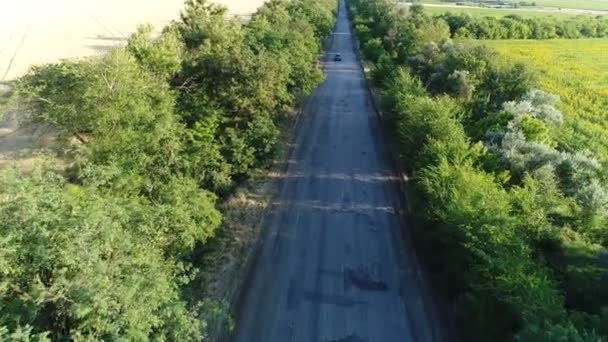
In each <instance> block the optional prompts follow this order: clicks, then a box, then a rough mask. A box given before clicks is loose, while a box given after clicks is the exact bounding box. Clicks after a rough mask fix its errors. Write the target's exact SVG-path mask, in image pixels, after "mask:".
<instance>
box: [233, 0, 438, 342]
mask: <svg viewBox="0 0 608 342" xmlns="http://www.w3.org/2000/svg"><path fill="white" fill-rule="evenodd" d="M330 52H331V53H336V52H339V53H341V54H342V58H343V60H342V61H341V62H334V61H333V60H332V59H331V58H329V59H328V61H327V62H326V65H325V69H326V75H327V79H326V81H325V82H324V83H323V84H322V85H321V86H319V88H318V89H317V90H316V91H315V93H314V94H313V95H312V97H311V99H310V101H309V103H308V104H307V106H306V107H305V112H304V114H303V115H302V117H301V120H302V121H301V122H300V125H299V128H298V131H297V133H296V135H297V136H296V140H295V144H296V145H295V147H294V150H293V153H292V156H291V162H290V166H289V168H288V170H287V173H286V176H285V179H284V180H283V183H282V190H281V193H280V195H279V196H278V198H277V199H276V205H275V208H274V210H272V211H271V213H270V214H269V215H268V217H267V220H266V223H267V224H268V225H269V228H268V234H267V235H266V237H265V240H264V242H263V247H262V251H261V252H260V255H259V257H258V259H257V261H256V264H255V266H254V267H255V269H254V271H253V273H252V277H251V279H250V282H249V286H248V289H247V291H246V292H245V294H244V297H243V300H242V306H241V310H240V313H239V317H238V322H237V327H236V331H235V336H234V338H233V340H234V341H236V342H258V341H259V342H293V341H298V342H393V341H399V342H409V341H435V339H434V338H433V330H436V328H435V327H432V325H433V324H437V322H435V321H434V320H432V319H430V315H429V314H428V313H427V312H430V311H429V310H427V308H428V306H429V305H428V304H426V301H425V300H423V297H424V296H423V295H422V292H421V290H420V289H421V286H420V285H419V282H418V277H419V271H418V268H417V267H416V265H415V264H416V263H415V262H414V260H413V259H412V253H411V251H408V250H407V249H406V248H405V247H404V246H405V244H404V243H403V241H402V239H401V237H400V227H401V222H400V219H399V215H398V212H399V211H398V209H397V207H398V205H397V200H396V199H397V198H398V196H399V194H398V192H397V191H398V190H397V189H398V185H397V183H396V180H397V179H396V176H395V173H394V172H393V169H392V166H391V163H390V162H389V160H390V159H389V158H388V155H387V152H386V148H385V146H384V142H383V140H382V137H381V132H380V126H379V123H378V120H377V118H376V116H375V114H374V111H373V108H372V106H371V101H370V97H369V94H368V91H367V89H366V85H365V83H364V80H363V74H362V71H361V69H360V66H359V64H358V61H357V56H356V54H355V51H354V45H353V41H352V36H351V31H350V27H349V23H348V19H347V17H346V10H345V8H344V4H343V3H342V6H341V10H340V12H339V19H338V23H337V27H336V31H335V33H334V39H333V43H332V46H331V48H330ZM330 56H331V54H330ZM431 311H432V310H431Z"/></svg>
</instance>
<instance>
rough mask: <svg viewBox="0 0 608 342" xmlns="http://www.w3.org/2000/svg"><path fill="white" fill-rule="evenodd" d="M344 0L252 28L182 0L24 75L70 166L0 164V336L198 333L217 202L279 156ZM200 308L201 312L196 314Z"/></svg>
mask: <svg viewBox="0 0 608 342" xmlns="http://www.w3.org/2000/svg"><path fill="white" fill-rule="evenodd" d="M335 9H336V1H334V0H322V1H319V0H271V1H269V2H267V3H266V4H265V5H264V6H262V7H261V8H260V9H259V10H258V11H257V13H255V15H253V17H252V19H251V21H250V22H249V23H248V24H246V25H244V26H243V25H241V24H240V23H238V22H237V21H235V20H232V19H230V18H229V17H228V14H227V12H226V9H225V8H223V7H220V6H217V5H214V4H211V3H208V2H207V1H206V0H187V1H186V4H185V9H184V10H183V12H182V14H181V18H180V20H178V21H176V22H174V23H172V24H171V25H169V26H167V27H165V28H164V29H163V31H162V33H161V34H160V36H158V37H153V36H152V28H151V27H150V26H143V27H141V28H140V29H139V30H138V31H137V32H136V33H135V34H133V35H132V36H131V37H130V38H129V40H128V44H127V46H125V47H118V48H115V49H113V50H112V51H110V52H109V53H108V54H106V55H103V56H100V57H91V58H85V59H82V60H73V61H71V60H68V61H64V62H60V63H55V64H49V65H43V66H37V67H34V68H33V69H32V70H31V71H30V72H29V73H28V74H27V75H25V76H24V77H22V78H21V79H20V80H18V81H17V82H16V84H15V92H16V94H17V95H16V96H19V98H18V102H19V103H21V105H22V106H23V107H22V110H24V111H25V112H26V113H28V117H27V119H28V120H29V122H31V123H34V124H36V123H44V124H50V125H52V126H53V127H54V128H55V129H56V131H57V133H58V135H59V138H60V141H61V142H62V144H63V145H62V146H63V148H62V153H63V155H62V160H63V161H64V163H65V164H66V165H65V167H60V168H59V169H58V168H57V167H56V166H54V167H45V166H38V167H35V168H34V170H33V171H29V172H27V173H24V172H21V171H19V170H13V169H11V170H3V171H1V172H0V340H3V341H7V340H11V341H51V340H52V341H67V340H73V341H148V340H154V341H199V340H201V339H202V338H204V328H205V324H204V321H205V312H204V311H202V312H201V306H200V303H196V302H192V301H191V300H190V299H189V298H187V297H184V296H183V294H182V289H183V287H184V286H186V285H187V284H188V283H189V282H190V281H192V279H193V278H194V276H195V275H196V273H197V272H204V271H205V270H204V268H205V265H204V264H200V262H199V261H197V260H196V258H195V255H193V251H194V250H195V249H196V248H199V247H200V246H203V245H205V244H207V243H208V242H209V241H210V239H211V238H212V237H213V236H214V234H215V232H216V230H217V229H218V227H219V226H220V224H221V221H222V214H221V213H220V212H219V211H218V210H217V209H216V201H218V199H220V200H221V199H222V198H224V197H225V196H227V195H229V194H230V193H231V190H232V189H233V188H234V186H235V185H236V184H238V183H239V182H240V181H242V180H244V179H246V178H247V177H248V176H249V175H250V174H251V173H252V172H254V171H255V170H258V169H260V168H264V167H267V166H268V165H270V164H271V163H272V162H273V158H274V157H275V154H276V152H277V148H278V146H277V145H278V138H279V133H280V130H279V128H278V126H277V122H278V121H279V120H281V116H282V115H283V113H284V112H285V111H286V109H287V108H289V107H290V106H292V105H294V104H295V101H296V100H297V99H298V98H300V97H302V96H306V95H307V94H309V93H310V92H311V90H312V89H313V88H314V87H315V86H316V85H317V84H318V83H319V82H320V81H321V80H322V78H323V75H322V72H321V70H320V68H319V63H318V58H319V55H320V52H321V42H322V40H323V38H324V37H326V36H327V35H328V34H329V33H330V32H331V30H332V27H333V26H334V21H335ZM201 318H202V320H201Z"/></svg>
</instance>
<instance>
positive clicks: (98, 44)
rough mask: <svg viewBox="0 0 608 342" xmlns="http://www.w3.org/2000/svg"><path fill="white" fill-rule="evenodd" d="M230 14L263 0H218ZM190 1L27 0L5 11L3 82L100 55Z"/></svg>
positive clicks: (0, 54)
mask: <svg viewBox="0 0 608 342" xmlns="http://www.w3.org/2000/svg"><path fill="white" fill-rule="evenodd" d="M215 2H217V3H221V4H223V5H226V6H227V7H228V8H229V10H230V13H232V14H235V15H246V14H251V13H253V12H254V11H255V10H256V8H258V7H259V6H260V5H261V4H262V3H263V0H215ZM183 4H184V0H162V1H161V0H155V1H150V0H128V1H124V0H103V1H102V0H91V1H86V2H85V1H78V0H54V1H52V3H51V1H46V0H21V1H12V2H11V3H10V4H9V5H6V4H4V5H3V6H2V11H0V81H6V80H11V79H14V78H16V77H19V76H21V75H23V74H24V73H25V72H27V70H28V69H29V68H30V66H32V65H36V64H44V63H49V62H55V61H58V60H61V59H65V58H77V57H84V56H90V55H95V54H100V53H103V52H105V51H107V50H108V49H109V48H111V47H113V46H116V45H118V44H121V43H124V42H125V40H126V38H127V37H128V36H129V34H131V33H132V32H134V31H135V29H136V28H137V26H138V25H140V24H144V23H150V24H152V25H153V26H154V27H155V28H156V29H160V28H162V27H163V26H165V25H167V24H168V23H169V22H171V20H174V19H176V18H178V16H179V13H180V10H181V9H182V8H183Z"/></svg>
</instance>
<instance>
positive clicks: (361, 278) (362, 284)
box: [344, 267, 388, 291]
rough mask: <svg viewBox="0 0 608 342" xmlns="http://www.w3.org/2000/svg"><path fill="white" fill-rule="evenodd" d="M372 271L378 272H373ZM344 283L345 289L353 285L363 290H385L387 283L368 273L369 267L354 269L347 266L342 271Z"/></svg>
mask: <svg viewBox="0 0 608 342" xmlns="http://www.w3.org/2000/svg"><path fill="white" fill-rule="evenodd" d="M374 273H380V272H379V271H378V272H374ZM344 285H345V288H346V289H349V288H350V287H351V286H354V287H356V288H358V289H360V290H364V291H387V290H388V285H387V284H386V282H385V281H383V280H380V279H375V277H373V276H372V274H370V271H369V269H367V268H363V267H361V268H360V269H357V270H354V269H350V268H347V269H346V270H345V273H344Z"/></svg>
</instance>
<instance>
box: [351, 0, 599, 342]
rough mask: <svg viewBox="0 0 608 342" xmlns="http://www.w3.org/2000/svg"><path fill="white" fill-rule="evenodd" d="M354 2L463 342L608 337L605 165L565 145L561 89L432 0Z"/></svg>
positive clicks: (420, 225)
mask: <svg viewBox="0 0 608 342" xmlns="http://www.w3.org/2000/svg"><path fill="white" fill-rule="evenodd" d="M348 3H349V13H350V16H351V18H352V19H353V25H354V28H355V31H356V34H357V37H358V40H359V43H360V46H361V50H362V53H363V56H364V57H365V59H366V62H367V63H369V65H370V68H371V69H370V73H369V77H370V80H371V83H372V85H373V87H374V88H375V91H376V93H377V94H378V98H379V105H380V108H381V110H382V115H383V117H384V119H385V120H386V123H387V126H388V129H389V132H390V133H391V137H390V138H391V139H392V140H393V143H394V144H395V146H396V150H397V153H398V158H399V160H400V162H401V164H402V165H403V167H404V168H405V170H406V171H407V172H408V173H409V174H410V176H411V177H410V178H411V179H412V192H413V196H412V202H411V203H410V205H412V206H413V210H412V211H411V212H412V215H414V222H415V224H414V227H413V228H412V229H413V235H414V239H415V241H416V246H417V248H418V250H419V252H421V253H422V255H423V259H424V261H425V262H426V263H427V265H428V267H429V268H430V270H431V274H432V275H433V278H434V280H436V284H437V285H438V286H440V288H441V289H442V290H443V292H444V294H445V295H446V296H447V298H448V299H449V300H450V301H451V303H452V312H451V314H452V316H453V317H455V318H456V319H457V321H458V322H457V323H458V324H456V326H457V327H459V328H460V330H461V331H460V333H461V334H462V336H461V337H462V340H464V341H520V342H539V341H540V342H549V341H554V342H558V341H579V342H582V341H585V342H598V341H608V290H607V289H608V249H607V247H608V228H607V227H608V186H606V179H607V178H606V177H607V176H608V174H607V172H606V169H605V167H604V166H603V165H605V163H606V160H601V159H598V156H594V155H592V154H591V153H589V152H588V151H586V150H583V149H581V150H573V149H569V148H566V147H564V146H559V144H557V143H556V141H555V140H554V138H553V135H552V134H553V132H554V129H555V128H556V127H559V126H560V125H561V124H562V122H563V120H564V114H563V113H562V112H560V110H559V109H558V108H557V107H558V101H559V98H558V97H557V96H554V95H551V94H548V93H545V92H543V91H541V90H537V89H535V88H534V85H535V80H534V76H533V75H534V73H533V71H531V70H528V68H526V67H525V66H524V65H522V64H504V63H500V62H498V60H499V58H498V55H497V53H496V52H495V51H493V50H490V49H488V48H485V47H484V46H480V45H475V44H468V45H465V44H457V43H454V42H452V41H451V40H450V39H449V38H450V36H451V32H450V30H449V28H448V27H447V25H446V23H445V21H444V20H443V19H442V18H441V17H431V16H428V15H427V14H425V13H424V10H423V8H422V7H419V6H412V7H410V11H409V12H405V11H403V10H398V9H396V8H395V6H394V4H393V3H392V2H391V1H389V0H349V2H348Z"/></svg>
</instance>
